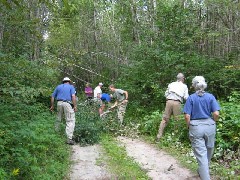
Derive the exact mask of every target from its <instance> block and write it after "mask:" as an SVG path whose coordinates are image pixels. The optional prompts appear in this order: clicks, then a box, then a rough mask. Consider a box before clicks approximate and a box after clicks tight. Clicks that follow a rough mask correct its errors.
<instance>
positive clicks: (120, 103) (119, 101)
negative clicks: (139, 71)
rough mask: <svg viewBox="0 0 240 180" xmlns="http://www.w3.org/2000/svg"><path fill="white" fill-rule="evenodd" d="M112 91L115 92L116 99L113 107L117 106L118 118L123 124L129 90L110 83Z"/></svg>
mask: <svg viewBox="0 0 240 180" xmlns="http://www.w3.org/2000/svg"><path fill="white" fill-rule="evenodd" d="M109 89H110V91H112V92H113V95H112V96H113V98H115V99H116V101H115V103H114V104H113V106H112V107H111V109H112V108H114V107H117V108H118V110H117V115H118V119H119V122H120V124H121V125H122V123H123V117H124V114H125V111H126V107H127V103H128V92H127V91H124V90H122V89H116V88H115V87H114V85H110V86H109Z"/></svg>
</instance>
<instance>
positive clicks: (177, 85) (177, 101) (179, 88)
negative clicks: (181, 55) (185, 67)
mask: <svg viewBox="0 0 240 180" xmlns="http://www.w3.org/2000/svg"><path fill="white" fill-rule="evenodd" d="M184 80H185V77H184V75H183V74H182V73H178V75H177V81H175V82H172V83H170V84H169V85H168V88H167V90H166V92H165V97H166V106H165V111H164V113H163V117H162V121H161V123H160V126H159V130H158V134H157V138H156V142H158V141H159V140H160V138H161V137H162V135H163V131H164V129H165V127H166V126H167V124H168V122H169V119H170V117H171V115H173V116H174V119H176V120H179V118H178V116H179V115H180V114H181V103H182V102H183V100H186V99H187V98H188V96H189V95H188V87H187V85H186V84H183V83H184Z"/></svg>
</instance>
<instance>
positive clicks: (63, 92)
mask: <svg viewBox="0 0 240 180" xmlns="http://www.w3.org/2000/svg"><path fill="white" fill-rule="evenodd" d="M74 94H75V88H74V87H73V86H72V85H71V84H60V85H58V86H57V87H56V89H55V90H54V92H53V94H52V97H54V98H55V99H57V100H63V101H71V100H72V95H74Z"/></svg>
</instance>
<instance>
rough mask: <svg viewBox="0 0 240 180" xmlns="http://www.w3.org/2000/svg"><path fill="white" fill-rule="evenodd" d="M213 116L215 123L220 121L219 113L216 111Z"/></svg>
mask: <svg viewBox="0 0 240 180" xmlns="http://www.w3.org/2000/svg"><path fill="white" fill-rule="evenodd" d="M212 114H213V120H214V121H218V118H219V111H214V112H213V113H212Z"/></svg>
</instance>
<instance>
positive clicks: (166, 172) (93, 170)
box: [70, 137, 199, 180]
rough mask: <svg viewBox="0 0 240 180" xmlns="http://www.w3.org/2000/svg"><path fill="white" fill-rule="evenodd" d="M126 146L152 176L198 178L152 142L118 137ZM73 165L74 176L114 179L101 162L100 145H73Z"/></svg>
mask: <svg viewBox="0 0 240 180" xmlns="http://www.w3.org/2000/svg"><path fill="white" fill-rule="evenodd" d="M117 140H118V141H119V143H120V144H121V145H123V146H125V148H126V151H127V154H128V156H130V157H133V158H134V160H135V161H136V162H138V163H139V164H140V166H141V167H142V169H144V170H145V171H146V172H147V175H148V176H149V177H150V179H153V180H187V179H188V180H199V178H198V176H197V175H196V174H192V173H191V172H190V171H189V170H188V169H186V168H183V167H181V166H180V165H179V164H178V162H177V161H176V160H175V159H174V158H173V157H171V156H170V155H168V154H167V153H166V152H163V151H161V150H159V149H157V148H156V147H154V146H153V145H150V144H147V143H145V142H143V141H141V140H139V139H131V138H127V137H118V138H117ZM72 151H73V153H72V161H73V165H72V168H71V172H70V179H71V180H107V179H115V178H113V177H114V176H111V175H110V174H108V172H107V170H106V169H107V167H106V165H105V164H104V163H103V162H100V163H99V162H98V159H99V157H100V155H101V152H102V150H101V147H100V146H99V145H94V146H88V147H80V146H79V145H74V146H72Z"/></svg>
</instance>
